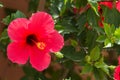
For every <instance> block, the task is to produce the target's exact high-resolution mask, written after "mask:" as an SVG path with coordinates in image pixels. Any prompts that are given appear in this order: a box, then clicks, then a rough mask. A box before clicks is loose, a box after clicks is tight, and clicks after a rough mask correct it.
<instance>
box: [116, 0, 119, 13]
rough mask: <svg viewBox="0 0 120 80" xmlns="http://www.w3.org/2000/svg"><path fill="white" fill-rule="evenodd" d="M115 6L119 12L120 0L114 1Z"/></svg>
mask: <svg viewBox="0 0 120 80" xmlns="http://www.w3.org/2000/svg"><path fill="white" fill-rule="evenodd" d="M116 8H117V10H118V11H119V12H120V1H118V2H117V3H116Z"/></svg>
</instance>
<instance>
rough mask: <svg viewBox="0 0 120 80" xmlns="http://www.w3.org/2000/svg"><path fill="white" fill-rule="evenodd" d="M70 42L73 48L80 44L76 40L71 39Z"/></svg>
mask: <svg viewBox="0 0 120 80" xmlns="http://www.w3.org/2000/svg"><path fill="white" fill-rule="evenodd" d="M70 41H71V45H72V46H73V47H76V46H77V45H78V42H77V41H76V40H74V39H70Z"/></svg>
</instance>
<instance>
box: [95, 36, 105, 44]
mask: <svg viewBox="0 0 120 80" xmlns="http://www.w3.org/2000/svg"><path fill="white" fill-rule="evenodd" d="M105 39H106V36H104V35H100V36H99V37H98V38H97V40H96V41H97V42H100V43H102V42H104V41H105Z"/></svg>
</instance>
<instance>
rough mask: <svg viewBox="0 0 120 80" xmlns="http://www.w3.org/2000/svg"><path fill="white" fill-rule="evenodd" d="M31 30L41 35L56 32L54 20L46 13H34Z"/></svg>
mask: <svg viewBox="0 0 120 80" xmlns="http://www.w3.org/2000/svg"><path fill="white" fill-rule="evenodd" d="M29 29H30V30H31V31H32V32H33V31H34V33H36V34H40V35H41V34H44V35H45V34H47V33H51V32H53V31H54V20H53V19H52V17H51V16H50V15H49V14H47V13H45V12H37V13H34V14H33V15H32V16H31V18H30V24H29ZM41 36H42V35H41Z"/></svg>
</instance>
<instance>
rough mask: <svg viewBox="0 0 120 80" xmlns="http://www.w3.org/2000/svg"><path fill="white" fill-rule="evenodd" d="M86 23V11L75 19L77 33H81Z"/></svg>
mask: <svg viewBox="0 0 120 80" xmlns="http://www.w3.org/2000/svg"><path fill="white" fill-rule="evenodd" d="M86 23H87V16H86V13H84V14H81V15H80V16H79V17H78V19H77V24H76V25H77V26H78V35H80V34H81V33H82V31H83V30H85V24H86Z"/></svg>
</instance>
